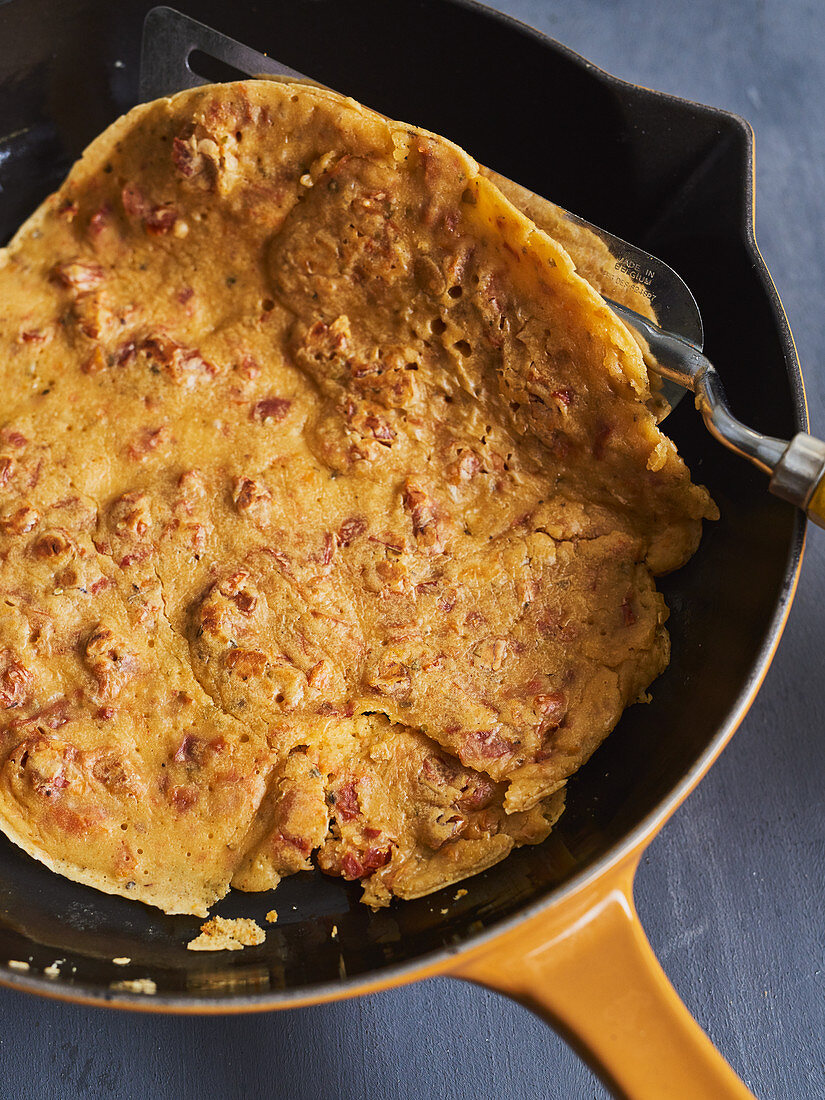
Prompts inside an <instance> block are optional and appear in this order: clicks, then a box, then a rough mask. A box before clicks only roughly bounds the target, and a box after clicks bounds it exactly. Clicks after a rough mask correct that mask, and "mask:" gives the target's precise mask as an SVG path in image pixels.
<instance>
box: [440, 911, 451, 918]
mask: <svg viewBox="0 0 825 1100" xmlns="http://www.w3.org/2000/svg"><path fill="white" fill-rule="evenodd" d="M449 911H450V910H449V909H442V910H441V916H442V917H444V916H446V915H447V913H449Z"/></svg>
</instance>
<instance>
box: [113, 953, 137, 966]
mask: <svg viewBox="0 0 825 1100" xmlns="http://www.w3.org/2000/svg"><path fill="white" fill-rule="evenodd" d="M131 961H132V960H131V959H130V958H129V956H128V955H121V956H120V957H119V958H117V959H112V962H113V963H114V964H115V966H128V965H129V963H130V962H131Z"/></svg>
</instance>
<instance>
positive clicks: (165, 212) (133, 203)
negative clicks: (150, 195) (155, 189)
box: [120, 183, 178, 236]
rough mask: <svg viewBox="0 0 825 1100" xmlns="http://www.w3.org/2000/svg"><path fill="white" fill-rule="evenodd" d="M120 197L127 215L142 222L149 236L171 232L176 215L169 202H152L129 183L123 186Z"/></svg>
mask: <svg viewBox="0 0 825 1100" xmlns="http://www.w3.org/2000/svg"><path fill="white" fill-rule="evenodd" d="M120 197H121V201H122V203H123V209H124V210H125V211H126V215H127V217H129V218H133V219H135V220H139V221H141V222H143V227H144V229H145V231H146V232H147V233H149V234H150V235H151V236H161V235H164V234H166V233H171V232H172V229H173V228H174V225H175V222H176V221H177V218H178V215H177V211H176V210H175V208H174V207H173V206H172V205H171V203H153V202H151V201H150V200H149V199H147V198H146V196H145V195H144V194H143V192H142V191H141V190H140V189H139V188H138V187H135V185H134V184H131V183H129V184H127V185H126V186H125V187H124V188H123V190H122V191H121V193H120Z"/></svg>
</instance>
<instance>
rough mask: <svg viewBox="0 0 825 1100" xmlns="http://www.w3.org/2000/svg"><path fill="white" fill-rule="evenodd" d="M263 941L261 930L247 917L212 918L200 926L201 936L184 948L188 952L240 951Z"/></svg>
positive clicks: (264, 937)
mask: <svg viewBox="0 0 825 1100" xmlns="http://www.w3.org/2000/svg"><path fill="white" fill-rule="evenodd" d="M265 939H266V932H264V930H263V928H261V927H260V925H258V924H256V923H255V921H254V920H250V919H249V918H248V917H235V918H234V919H228V918H226V917H212V919H211V920H208V921H206V922H205V923H204V924H202V925H201V934H200V935H199V936H196V937H195V938H194V939H193V940H190V941H189V943H187V945H186V947H187V950H189V951H240V950H241V948H242V947H252V946H254V945H255V944H259V943H263V942H264V940H265Z"/></svg>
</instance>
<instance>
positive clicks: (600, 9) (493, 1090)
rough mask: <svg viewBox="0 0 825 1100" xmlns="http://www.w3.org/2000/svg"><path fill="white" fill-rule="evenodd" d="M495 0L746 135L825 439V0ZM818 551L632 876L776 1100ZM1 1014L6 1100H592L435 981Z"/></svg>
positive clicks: (815, 1037)
mask: <svg viewBox="0 0 825 1100" xmlns="http://www.w3.org/2000/svg"><path fill="white" fill-rule="evenodd" d="M387 2H388V3H390V2H391V0H387ZM494 6H497V7H499V8H501V9H502V10H506V11H508V12H510V13H511V14H513V15H515V16H516V17H518V18H520V19H522V20H524V21H525V22H527V23H531V24H532V25H534V26H536V27H538V28H539V29H541V30H543V31H545V32H546V33H548V34H550V35H551V36H552V37H554V38H557V39H559V40H560V41H562V42H564V43H566V44H567V45H569V46H571V47H572V48H573V49H575V50H577V51H579V52H580V53H582V54H584V55H585V56H587V57H589V58H590V59H591V60H593V61H594V62H596V63H597V64H599V65H600V66H602V67H603V68H605V69H607V70H608V71H610V72H613V73H615V74H616V75H618V76H621V77H624V78H625V79H628V80H631V81H634V82H638V83H641V84H644V85H647V86H648V87H653V88H658V89H661V90H663V91H668V92H673V93H675V94H677V95H682V96H686V97H688V98H691V99H696V100H700V101H702V102H705V103H710V104H714V105H718V106H721V107H726V108H730V109H732V110H734V111H736V112H738V113H740V114H742V115H744V116H745V117H747V118H748V119H749V120H750V121H751V122H752V124H753V126H754V128H755V130H756V134H757V234H758V239H759V243H760V246H761V249H762V252H763V254H764V256H765V259H766V261H767V264H768V267H769V268H770V270H771V273H772V275H773V277H774V280H775V282H776V284H777V287H778V289H779V292H780V294H781V295H782V297H783V301H784V303H785V307H786V309H787V312H788V316H789V319H790V323H791V327H792V329H793V332H794V334H795V337H796V341H797V346H798V349H799V354H800V359H801V362H802V366H803V370H804V372H805V377H806V382H807V387H808V397H809V402H810V407H811V416H812V422H813V427H814V430H817V431H818V432H819V434H820V435H821V434H822V433H823V432H825V416H823V402H824V401H825V309H823V305H822V297H823V292H825V260H824V259H823V250H824V249H825V186H823V184H824V183H825V126H823V122H822V116H823V108H825V3H823V2H822V0H669V2H665V0H572V2H571V0H506V2H505V0H499V3H498V4H496V5H494ZM823 536H825V532H822V531H817V530H813V531H812V533H811V537H810V540H809V544H808V552H807V557H806V561H805V564H804V568H803V573H802V579H801V583H800V587H799V593H798V596H797V599H796V603H795V605H794V608H793V610H792V612H791V617H790V621H789V623H788V627H787V630H786V633H785V636H784V639H783V641H782V644H781V647H780V650H779V653H778V656H777V657H776V660H775V661H774V664H773V666H772V668H771V671H770V673H769V675H768V677H767V680H766V682H765V684H764V687H763V689H762V691H761V693H760V695H759V697H758V700H757V702H756V704H755V705H754V707H753V709H752V710H751V712H750V714H749V715H748V717H747V719H746V721H745V722H744V724H743V726H742V727H741V729H740V730H739V732H738V733H737V735H736V737H735V738H734V740H733V742H732V744H731V745H730V746H729V747H728V749H727V750H726V751H725V753H724V755H723V756H722V758H721V760H720V761H719V763H718V764H717V765H716V766H715V767H714V768H713V770H712V771H711V773H710V774H709V776H708V777H707V778H706V779H705V780H704V782H703V783H702V784H701V786H700V787H699V789H698V790H697V791H696V792H695V793H694V794H693V795H692V796H691V797H690V799H689V800H688V802H687V803H686V804H685V805H684V806H683V807H682V808H681V809H680V810H679V811H678V812H677V814H676V816H675V817H674V818H673V820H672V821H671V822H670V823H669V824H668V826H667V827H666V828H665V830H664V832H663V833H662V834H661V836H660V837H659V838H658V839H657V840H656V841H655V842H654V843H653V845H652V846H651V848H650V849H649V852H648V853H647V856H646V857H645V859H644V862H643V866H642V869H641V873H640V875H639V878H638V881H637V900H638V905H639V909H640V912H641V915H642V918H643V921H644V923H645V925H646V928H647V930H648V933H649V936H650V939H651V942H652V944H653V946H654V948H655V950H656V951H657V953H658V955H659V958H660V959H661V960H662V963H663V965H664V967H665V969H666V970H667V972H668V974H669V975H670V977H671V979H672V981H673V982H674V984H675V986H676V988H677V989H678V991H679V993H680V994H681V996H682V997H683V998H684V1000H685V1002H686V1003H687V1005H688V1006H689V1008H690V1009H691V1011H692V1012H693V1013H694V1014H695V1015H696V1016H697V1018H698V1019H699V1021H700V1022H701V1023H702V1025H703V1026H704V1027H705V1028H706V1029H707V1031H708V1032H709V1033H710V1035H711V1037H712V1039H713V1041H714V1042H715V1043H716V1044H717V1045H718V1046H719V1048H720V1049H721V1050H722V1051H723V1052H724V1054H725V1055H726V1056H727V1058H728V1059H729V1060H730V1061H731V1063H732V1064H733V1066H734V1067H735V1068H736V1070H737V1071H738V1072H739V1073H740V1074H742V1076H743V1077H744V1079H745V1080H746V1082H747V1083H748V1085H749V1086H750V1087H751V1088H752V1089H753V1090H754V1091H755V1092H756V1093H757V1095H758V1096H760V1097H763V1098H778V1100H804V1098H808V1097H825V989H823V984H824V983H823V973H822V971H823V969H824V968H825V967H824V966H823V952H824V951H825V928H824V927H823V926H824V925H825V884H824V883H823V863H824V862H825V843H823V841H825V821H824V819H823V812H822V811H823V788H825V756H824V755H823V751H822V747H823V710H824V709H825V692H823V679H824V677H823V661H822V652H823V644H824V643H825V623H823V621H822V615H821V613H820V609H821V606H822V603H823V596H825V580H823V578H822V572H823V569H822V563H823V558H825V537H823ZM0 1014H1V1015H0V1019H2V1027H1V1028H0V1096H2V1097H4V1098H5V1097H14V1098H20V1100H28V1098H32V1100H35V1098H36V1100H46V1098H52V1097H55V1096H62V1097H68V1098H74V1097H116V1098H126V1097H129V1098H132V1097H167V1096H168V1097H181V1098H185V1100H188V1098H190V1097H191V1098H194V1097H197V1098H198V1100H213V1098H222V1100H223V1098H226V1097H244V1098H256V1097H272V1098H279V1097H285V1098H286V1097H289V1098H290V1100H305V1098H306V1100H309V1098H313V1100H314V1098H327V1097H329V1098H335V1100H339V1098H340V1100H349V1098H353V1100H355V1098H361V1097H370V1098H375V1100H394V1098H396V1097H397V1098H400V1097H405V1098H406V1097H413V1096H414V1097H427V1098H429V1097H437V1098H444V1100H448V1098H449V1100H452V1098H462V1100H464V1098H471V1097H472V1098H487V1097H491V1098H492V1097H496V1098H497V1100H511V1098H512V1100H529V1098H539V1097H540V1098H542V1100H545V1098H546V1100H556V1098H558V1100H562V1098H563V1100H568V1098H579V1097H582V1098H586V1100H590V1098H592V1097H598V1098H602V1097H604V1096H605V1095H606V1094H605V1092H604V1090H603V1089H602V1088H601V1086H600V1085H599V1084H598V1083H597V1082H596V1081H595V1080H594V1078H593V1077H592V1076H591V1074H590V1073H589V1072H588V1070H587V1069H586V1068H585V1067H584V1066H583V1065H582V1064H581V1063H580V1062H579V1061H578V1059H577V1058H576V1057H575V1055H573V1054H572V1053H571V1052H570V1051H569V1050H568V1049H567V1048H566V1047H565V1046H564V1045H563V1043H562V1042H561V1041H560V1040H559V1039H558V1038H556V1036H555V1035H554V1034H553V1033H552V1032H550V1031H549V1030H548V1029H547V1028H545V1027H544V1025H543V1024H541V1023H540V1022H539V1021H538V1020H536V1019H535V1018H534V1017H532V1016H531V1015H530V1013H528V1012H527V1011H526V1010H524V1009H522V1008H520V1007H518V1006H516V1005H514V1004H511V1003H509V1002H507V1001H505V1000H504V999H502V998H500V997H498V996H496V995H494V994H491V993H486V992H484V991H482V990H479V989H475V988H472V987H468V986H464V985H462V984H460V983H458V982H453V981H447V980H442V981H430V982H426V983H420V984H418V985H415V986H412V987H408V988H405V989H401V990H398V991H395V992H391V993H385V994H380V995H377V996H373V997H367V998H364V999H362V1000H359V1001H351V1002H348V1003H342V1004H332V1005H327V1006H322V1007H316V1008H309V1009H304V1010H300V1011H292V1012H288V1013H277V1014H273V1015H268V1016H255V1017H235V1018H231V1017H230V1018H215V1019H188V1018H181V1019H176V1018H154V1017H135V1016H126V1015H122V1014H114V1013H110V1012H106V1011H104V1010H98V1009H87V1008H79V1007H73V1006H67V1005H61V1004H53V1003H50V1002H45V1001H40V1000H37V999H34V998H30V997H26V996H24V995H22V994H15V993H12V992H9V991H0ZM667 1095H668V1093H667V1087H666V1083H663V1089H662V1096H663V1097H667Z"/></svg>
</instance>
